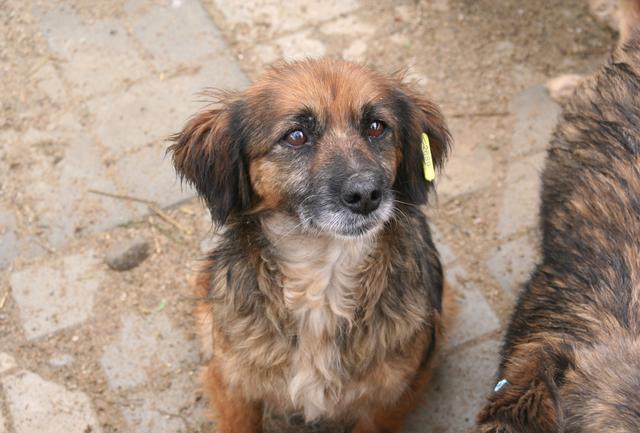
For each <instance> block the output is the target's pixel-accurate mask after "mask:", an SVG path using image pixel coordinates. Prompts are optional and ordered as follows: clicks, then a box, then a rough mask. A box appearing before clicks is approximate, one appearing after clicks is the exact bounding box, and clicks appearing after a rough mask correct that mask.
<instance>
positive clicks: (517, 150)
mask: <svg viewBox="0 0 640 433" xmlns="http://www.w3.org/2000/svg"><path fill="white" fill-rule="evenodd" d="M510 110H511V113H512V114H513V116H514V122H515V124H514V127H513V137H512V139H511V156H512V157H514V156H522V155H527V154H529V153H532V152H537V151H540V150H543V149H545V148H546V147H547V145H548V144H549V140H550V139H551V133H552V132H553V128H555V126H556V123H557V121H558V116H559V115H560V106H559V105H558V104H556V103H555V102H554V101H553V100H552V99H551V98H550V97H549V95H548V94H547V91H546V90H545V88H544V86H542V85H536V86H533V87H529V88H528V89H525V90H523V91H522V92H520V93H518V94H516V95H515V96H514V97H513V99H512V100H511V106H510Z"/></svg>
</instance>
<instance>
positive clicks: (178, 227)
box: [148, 204, 191, 235]
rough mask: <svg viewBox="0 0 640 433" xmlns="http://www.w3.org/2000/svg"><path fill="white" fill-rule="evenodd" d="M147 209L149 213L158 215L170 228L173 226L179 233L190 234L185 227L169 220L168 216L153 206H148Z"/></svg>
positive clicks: (173, 220) (171, 219)
mask: <svg viewBox="0 0 640 433" xmlns="http://www.w3.org/2000/svg"><path fill="white" fill-rule="evenodd" d="M148 207H149V210H150V211H151V212H153V213H154V214H156V215H158V216H159V217H160V218H161V219H163V220H164V221H166V222H168V223H169V224H171V225H172V226H174V227H175V228H177V229H178V230H180V231H181V232H183V233H186V234H188V235H190V234H191V230H189V229H188V228H186V227H185V226H183V225H182V224H180V223H179V222H178V221H176V220H175V219H173V218H171V217H170V216H169V215H167V214H166V213H164V212H163V211H161V210H160V209H159V208H158V207H156V206H154V205H151V204H149V205H148Z"/></svg>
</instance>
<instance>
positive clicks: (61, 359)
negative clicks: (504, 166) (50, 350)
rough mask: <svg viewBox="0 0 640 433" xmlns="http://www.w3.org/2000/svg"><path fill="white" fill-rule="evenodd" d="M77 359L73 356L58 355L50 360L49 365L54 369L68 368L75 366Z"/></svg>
mask: <svg viewBox="0 0 640 433" xmlns="http://www.w3.org/2000/svg"><path fill="white" fill-rule="evenodd" d="M75 360H76V359H75V358H74V357H73V356H71V355H67V354H64V355H58V356H54V357H52V358H51V359H49V365H50V366H52V367H66V366H67V365H71V364H73V362H74V361H75Z"/></svg>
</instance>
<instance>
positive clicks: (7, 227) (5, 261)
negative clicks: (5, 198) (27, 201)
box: [0, 209, 18, 269]
mask: <svg viewBox="0 0 640 433" xmlns="http://www.w3.org/2000/svg"><path fill="white" fill-rule="evenodd" d="M15 223H16V221H15V215H14V213H13V211H9V210H2V209H0V269H4V268H6V267H7V266H9V265H10V264H11V263H12V262H13V260H14V259H15V258H16V256H17V254H18V237H17V235H16V232H15V231H14V230H13V228H14V227H15Z"/></svg>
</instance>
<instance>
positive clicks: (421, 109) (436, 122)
mask: <svg viewBox="0 0 640 433" xmlns="http://www.w3.org/2000/svg"><path fill="white" fill-rule="evenodd" d="M394 97H395V98H394V99H395V105H396V107H395V108H396V113H397V116H398V121H399V124H400V130H399V139H400V140H401V142H402V143H401V145H402V160H401V161H400V165H399V166H398V172H397V174H396V181H395V183H394V190H395V191H396V192H397V193H399V194H401V195H402V196H403V199H404V200H406V201H408V202H409V203H412V204H424V203H426V201H427V193H428V192H429V189H430V188H431V186H432V185H431V184H432V182H429V181H427V180H426V179H425V176H424V155H423V153H422V144H421V143H422V134H423V133H425V134H427V136H428V137H429V143H430V147H431V157H432V160H433V165H434V166H435V168H436V169H440V168H442V165H443V164H444V161H445V159H446V157H447V154H448V153H449V148H450V147H451V142H452V140H451V133H450V132H449V129H448V128H447V124H446V122H445V120H444V116H443V115H442V113H441V111H440V109H439V108H438V107H437V106H436V105H435V104H434V103H432V102H430V101H428V100H427V99H424V98H423V97H421V96H418V95H416V94H415V93H413V92H412V91H411V90H409V89H406V88H404V86H399V87H398V88H397V90H396V91H395V95H394Z"/></svg>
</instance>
